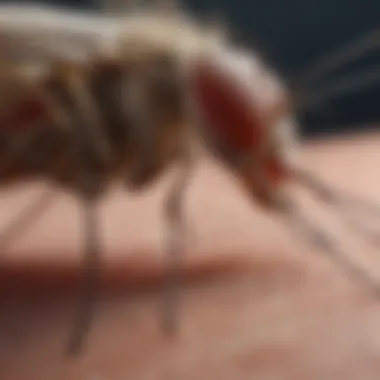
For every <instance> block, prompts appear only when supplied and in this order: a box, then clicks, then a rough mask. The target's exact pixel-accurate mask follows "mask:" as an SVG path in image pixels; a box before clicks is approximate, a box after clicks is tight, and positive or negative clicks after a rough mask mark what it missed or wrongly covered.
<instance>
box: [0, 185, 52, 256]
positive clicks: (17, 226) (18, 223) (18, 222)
mask: <svg viewBox="0 0 380 380" xmlns="http://www.w3.org/2000/svg"><path fill="white" fill-rule="evenodd" d="M56 195H57V194H56V192H55V191H53V190H52V189H48V190H46V191H45V192H44V193H43V194H39V195H38V197H37V199H35V200H34V201H33V202H32V203H31V204H30V205H29V207H27V208H26V209H23V210H22V212H21V213H20V214H18V215H17V216H16V217H15V218H14V219H13V220H12V221H11V222H10V223H9V224H8V225H7V227H6V228H5V229H4V230H3V231H2V232H1V234H0V249H1V250H4V249H5V248H6V247H7V246H8V245H9V244H10V243H12V241H13V239H14V238H15V237H16V236H20V234H22V233H24V232H25V231H26V230H27V229H28V228H29V227H30V226H31V225H32V224H33V222H36V220H37V219H39V218H41V217H42V216H43V214H44V213H45V212H46V211H47V210H48V209H49V207H50V206H51V205H52V204H53V201H54V200H55V199H56V198H55V197H56Z"/></svg>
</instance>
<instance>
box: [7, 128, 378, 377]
mask: <svg viewBox="0 0 380 380" xmlns="http://www.w3.org/2000/svg"><path fill="white" fill-rule="evenodd" d="M379 144H380V135H379V134H371V135H368V134H367V135H362V136H354V137H350V138H344V139H343V138H341V137H340V138H334V139H329V140H325V141H315V142H311V143H304V144H302V145H301V151H300V157H302V162H303V164H304V165H305V166H306V167H308V168H310V169H311V170H314V171H315V172H316V173H318V175H319V176H321V177H323V178H324V179H325V180H326V181H329V182H331V183H332V184H334V186H337V187H339V188H341V189H346V190H350V191H351V192H354V193H358V194H361V195H362V196H363V197H366V198H368V199H373V200H376V201H377V202H380V195H379V194H380V192H379V187H380V183H379V175H378V173H379V169H378V163H379V160H380V149H379ZM169 184H170V176H168V178H165V179H163V181H162V183H158V184H157V185H156V186H154V187H153V188H151V189H149V190H146V191H145V192H144V193H141V194H130V193H125V192H124V191H123V190H117V191H115V192H113V193H111V194H109V195H108V196H107V198H106V199H105V200H104V202H103V203H102V205H101V209H100V210H99V221H100V224H101V233H102V236H101V243H102V252H103V257H104V263H103V293H102V296H101V299H100V300H99V302H98V304H97V310H96V314H95V316H94V318H95V323H94V325H93V327H92V329H91V331H90V335H89V337H88V341H87V346H86V349H85V351H84V353H83V354H82V355H80V356H78V357H77V358H66V357H64V356H63V346H64V343H65V339H67V336H68V334H69V331H70V327H71V326H72V319H73V316H74V312H75V310H76V307H77V305H78V304H77V303H76V302H78V299H79V297H78V288H79V285H80V280H81V275H82V268H81V266H80V258H81V253H82V251H81V244H82V243H83V237H82V236H81V221H82V220H81V214H80V208H79V207H78V204H77V203H75V202H76V201H75V199H74V198H71V197H70V196H68V195H66V194H62V193H59V192H58V193H57V200H56V203H55V204H54V205H53V206H52V207H51V209H49V211H48V213H47V214H46V215H45V216H44V217H43V218H42V219H41V220H39V221H38V222H36V223H35V224H33V227H31V228H30V229H29V230H28V231H27V232H26V233H25V234H24V235H22V236H20V237H17V238H16V239H15V242H14V243H13V244H12V245H11V247H9V248H8V249H6V250H4V251H3V252H1V264H2V265H1V277H0V278H1V279H0V281H1V282H0V285H1V287H0V289H1V293H0V294H1V298H0V302H1V306H0V307H1V313H0V378H1V379H2V380H15V379H16V380H24V379H25V380H45V379H46V380H51V379H78V380H79V379H85V380H87V379H88V380H90V379H94V380H95V379H99V380H100V379H107V380H119V379H120V380H121V379H133V380H140V379H158V380H160V379H165V380H166V379H173V380H176V379H179V380H186V379H189V380H190V379H201V380H203V379H205V380H214V379H215V380H216V379H217V380H224V379H236V380H240V379H250V380H252V379H260V380H264V379H265V380H267V379H268V380H269V379H271V380H272V379H316V380H319V379H324V380H329V379H332V380H336V379H346V380H351V379H352V380H353V379H378V378H379V377H380V336H379V334H378V331H380V317H379V316H380V302H379V300H377V299H376V298H375V297H373V294H372V293H371V290H370V289H369V288H368V287H367V286H366V285H365V284H364V283H360V282H358V281H357V282H355V281H353V280H349V279H347V277H345V276H344V274H343V272H342V271H341V270H340V268H339V267H337V266H336V265H335V264H333V263H331V262H330V261H329V260H328V259H326V258H325V257H324V256H323V254H322V252H320V251H318V250H317V249H314V248H312V247H310V246H308V245H307V244H306V243H305V242H303V241H302V239H298V238H297V235H294V234H293V235H292V234H291V231H290V230H289V229H287V227H286V226H285V224H284V223H283V222H281V220H280V219H279V218H277V217H276V215H272V214H268V213H267V212H265V210H262V209H260V208H258V206H257V205H255V204H254V202H253V201H252V200H250V199H248V197H247V196H246V194H245V193H244V192H243V191H242V190H241V189H239V187H238V185H237V182H236V181H234V179H233V177H231V176H230V175H229V174H228V173H227V172H226V171H225V170H224V169H223V168H222V167H219V166H218V164H217V163H216V162H212V161H210V160H209V159H204V160H203V159H202V160H200V162H199V164H198V169H197V171H196V173H195V174H194V178H193V180H192V182H191V186H190V188H189V190H188V194H187V198H186V211H187V220H188V221H189V228H188V230H189V234H188V240H187V246H186V257H185V262H184V264H183V276H182V280H183V286H182V292H181V297H180V303H179V330H178V334H177V336H176V337H174V338H170V337H168V336H165V335H164V334H163V331H162V329H161V326H160V322H161V320H160V316H161V314H160V313H161V309H160V307H161V306H160V305H161V304H162V300H163V297H164V292H163V291H162V288H161V287H160V285H161V284H162V279H163V278H165V261H164V257H165V256H164V252H165V249H164V247H165V246H164V244H165V232H166V231H165V228H164V227H165V225H164V223H163V218H162V206H163V196H164V194H165V189H166V188H167V186H168V185H169ZM39 191H41V189H40V187H39V185H32V186H30V187H29V186H26V185H25V187H24V188H23V189H9V190H8V189H7V190H6V191H5V192H4V195H3V198H2V200H1V210H2V212H1V215H0V221H1V224H0V226H2V225H6V223H7V221H9V218H10V217H11V216H12V215H14V214H15V212H17V211H16V210H19V209H20V208H22V207H23V206H24V205H26V204H27V203H28V200H30V199H31V198H32V197H33V196H35V195H36V194H38V192H39ZM306 202H308V203H306V211H307V213H308V214H309V215H318V216H319V219H318V220H319V221H320V224H321V225H322V226H323V228H324V229H325V230H327V231H331V232H334V233H335V232H337V233H338V232H339V233H340V236H339V235H338V237H337V241H338V242H339V243H342V244H344V245H345V247H347V246H348V248H351V252H350V254H352V256H355V257H356V258H360V260H361V264H362V265H365V266H366V268H369V269H370V270H371V271H372V273H373V274H374V275H376V274H377V277H378V278H380V267H379V262H378V260H376V259H377V257H376V253H377V252H376V249H373V248H372V247H371V245H369V244H368V245H362V246H361V249H358V248H357V247H355V245H354V243H352V244H351V240H353V239H356V240H358V241H360V235H356V234H353V233H352V231H350V230H343V229H342V231H340V230H339V228H338V226H339V225H338V224H336V223H335V224H334V222H333V220H332V219H329V217H328V216H326V215H324V214H321V213H320V207H321V206H320V204H318V203H315V204H314V203H311V202H309V201H307V200H306ZM338 230H339V231H338ZM81 239H82V240H81ZM355 244H356V243H355Z"/></svg>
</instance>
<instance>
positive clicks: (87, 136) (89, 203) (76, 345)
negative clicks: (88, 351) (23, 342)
mask: <svg viewBox="0 0 380 380" xmlns="http://www.w3.org/2000/svg"><path fill="white" fill-rule="evenodd" d="M59 79H60V81H59V85H60V86H61V90H62V89H63V90H65V91H64V93H65V94H66V96H65V97H64V99H63V100H62V102H63V104H65V108H66V114H67V116H68V118H69V122H70V126H71V131H72V143H73V146H74V148H75V154H76V158H77V163H78V165H77V169H78V171H77V176H78V177H77V183H76V190H77V191H78V192H79V195H80V197H81V204H82V206H83V216H84V222H83V226H84V229H85V231H84V238H85V240H84V243H85V248H84V251H85V252H84V255H83V260H84V262H83V265H84V271H85V273H84V284H83V292H82V300H81V304H80V307H79V310H78V314H77V316H76V319H75V321H74V327H73V331H72V333H71V334H70V336H69V341H68V345H67V353H68V354H69V355H70V356H71V355H77V354H78V353H80V352H81V351H82V348H83V345H84V343H85V338H86V337H87V335H88V332H89V330H90V328H91V324H92V320H93V316H94V309H95V303H96V299H97V297H98V293H99V287H100V275H101V262H100V261H101V249H100V244H99V239H100V237H99V232H100V231H99V228H98V227H99V226H98V220H97V217H96V209H97V205H98V201H99V196H100V195H101V194H102V191H103V189H102V187H103V185H104V184H103V179H104V177H103V176H102V174H104V173H105V170H106V168H107V164H109V163H110V155H112V151H110V150H109V148H110V147H109V144H108V140H107V139H106V138H105V137H104V126H103V125H102V124H101V123H100V121H99V118H98V115H97V112H96V110H97V108H96V104H95V103H94V99H93V98H92V97H91V95H90V92H89V83H88V80H89V78H88V76H86V74H85V73H84V72H81V71H80V70H79V71H76V70H68V71H66V72H65V71H62V73H61V76H60V77H59Z"/></svg>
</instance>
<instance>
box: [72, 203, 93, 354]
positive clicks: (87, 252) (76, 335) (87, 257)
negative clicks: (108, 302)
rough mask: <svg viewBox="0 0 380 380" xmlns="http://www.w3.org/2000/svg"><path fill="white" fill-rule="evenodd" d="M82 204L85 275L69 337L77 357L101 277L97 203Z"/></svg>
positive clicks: (90, 318) (90, 316) (90, 317)
mask: <svg viewBox="0 0 380 380" xmlns="http://www.w3.org/2000/svg"><path fill="white" fill-rule="evenodd" d="M81 204H82V205H83V216H84V221H83V226H84V234H83V235H84V244H85V247H84V260H83V266H84V268H85V273H84V283H83V294H82V300H81V303H80V305H81V306H80V309H79V312H78V315H77V317H76V320H75V323H74V328H73V330H72V333H71V335H70V337H69V343H68V353H69V354H70V355H76V354H78V353H79V352H81V350H82V348H83V345H84V343H85V338H86V337H87V336H88V332H89V330H90V327H91V322H92V318H93V315H94V308H95V302H96V299H97V295H98V292H99V284H100V281H99V278H100V275H101V273H100V272H101V271H100V269H101V262H100V260H101V250H100V242H99V226H98V220H97V217H96V206H97V202H96V200H94V199H92V198H83V199H82V202H81Z"/></svg>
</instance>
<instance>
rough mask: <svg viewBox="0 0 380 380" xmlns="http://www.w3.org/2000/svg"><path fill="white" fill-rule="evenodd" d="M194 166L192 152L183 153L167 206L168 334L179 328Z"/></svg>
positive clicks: (165, 323) (165, 314) (165, 310)
mask: <svg viewBox="0 0 380 380" xmlns="http://www.w3.org/2000/svg"><path fill="white" fill-rule="evenodd" d="M192 169H193V160H192V157H191V156H190V155H189V156H187V157H184V158H183V161H182V165H181V167H180V168H179V173H178V176H177V177H176V179H175V181H174V183H173V185H172V188H171V190H170V193H169V196H168V199H167V201H166V206H165V214H166V221H167V227H168V241H167V243H168V246H167V252H166V258H167V270H168V272H167V273H168V274H167V281H166V284H165V285H166V286H165V293H164V308H163V329H164V332H165V333H167V334H169V335H173V334H175V333H176V331H177V321H178V318H177V313H178V301H179V299H178V296H179V294H178V291H179V287H180V279H181V277H180V271H181V259H182V258H183V255H184V249H185V244H184V243H185V239H184V237H185V236H184V235H185V227H186V225H185V218H184V212H183V206H184V196H185V192H186V190H187V187H188V182H189V180H190V178H191V172H192Z"/></svg>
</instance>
